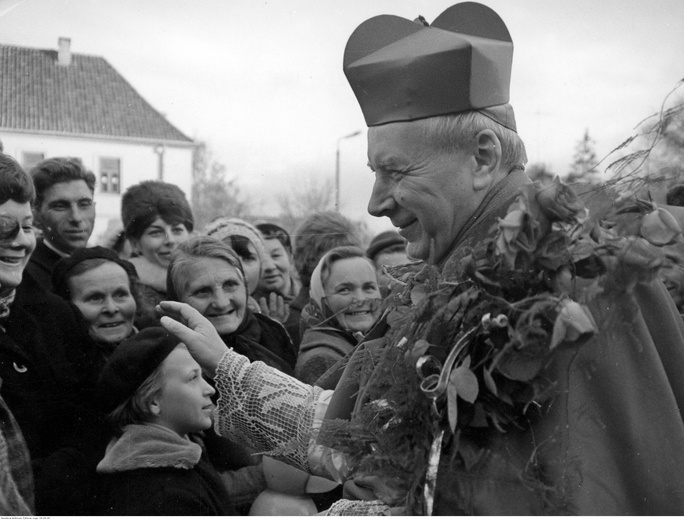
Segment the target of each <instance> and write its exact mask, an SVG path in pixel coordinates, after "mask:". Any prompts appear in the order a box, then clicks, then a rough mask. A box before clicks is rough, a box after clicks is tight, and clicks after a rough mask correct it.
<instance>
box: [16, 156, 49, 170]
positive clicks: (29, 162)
mask: <svg viewBox="0 0 684 520" xmlns="http://www.w3.org/2000/svg"><path fill="white" fill-rule="evenodd" d="M43 159H45V154H44V153H42V152H22V154H21V165H22V166H23V167H24V170H26V171H29V170H30V169H31V168H33V167H34V166H35V165H36V164H38V163H39V162H40V161H42V160H43Z"/></svg>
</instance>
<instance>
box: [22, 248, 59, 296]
mask: <svg viewBox="0 0 684 520" xmlns="http://www.w3.org/2000/svg"><path fill="white" fill-rule="evenodd" d="M61 258H62V257H61V256H59V255H58V254H57V253H55V252H54V251H53V250H52V249H50V248H49V247H48V246H46V245H45V242H44V241H43V240H42V239H40V240H38V242H37V243H36V249H35V251H33V253H32V254H31V259H30V260H29V263H28V264H27V265H26V270H25V271H24V275H26V273H28V274H29V275H31V277H32V278H33V279H34V280H35V281H36V282H38V284H39V285H40V286H41V287H42V288H43V289H45V290H46V291H47V292H52V268H53V267H54V265H55V264H56V263H57V262H58V261H59V260H60V259H61Z"/></svg>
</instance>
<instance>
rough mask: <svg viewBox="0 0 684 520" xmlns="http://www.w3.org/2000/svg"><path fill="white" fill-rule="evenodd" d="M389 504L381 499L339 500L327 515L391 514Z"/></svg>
mask: <svg viewBox="0 0 684 520" xmlns="http://www.w3.org/2000/svg"><path fill="white" fill-rule="evenodd" d="M390 514H391V513H390V508H389V506H387V505H385V504H383V503H382V502H380V501H379V500H374V501H372V502H367V501H365V500H346V499H342V500H338V501H337V502H335V503H334V504H333V505H332V506H330V509H328V510H327V511H326V512H325V516H389V515H390Z"/></svg>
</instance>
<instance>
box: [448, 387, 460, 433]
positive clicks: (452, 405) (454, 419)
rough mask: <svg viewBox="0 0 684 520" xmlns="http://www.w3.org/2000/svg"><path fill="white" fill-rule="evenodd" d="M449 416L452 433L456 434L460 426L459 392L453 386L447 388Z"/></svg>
mask: <svg viewBox="0 0 684 520" xmlns="http://www.w3.org/2000/svg"><path fill="white" fill-rule="evenodd" d="M447 415H448V416H449V426H450V427H451V431H452V432H455V431H456V425H457V424H458V391H457V390H456V387H455V386H453V385H449V386H448V387H447Z"/></svg>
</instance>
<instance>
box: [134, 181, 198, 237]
mask: <svg viewBox="0 0 684 520" xmlns="http://www.w3.org/2000/svg"><path fill="white" fill-rule="evenodd" d="M157 218H162V219H163V220H165V221H166V222H168V223H169V224H171V223H181V224H184V225H185V227H186V229H187V230H188V232H191V231H192V229H193V227H194V219H193V217H192V210H191V209H190V204H188V201H187V199H186V198H185V193H183V190H181V189H180V188H179V187H178V186H176V185H175V184H169V183H168V182H161V181H142V182H141V183H140V184H136V185H134V186H131V187H130V188H128V190H126V193H124V194H123V197H122V198H121V220H122V221H123V225H124V231H125V232H126V236H127V237H129V238H133V239H136V240H137V239H139V238H140V237H141V236H142V234H143V233H144V232H145V230H146V229H147V228H148V227H149V225H150V224H152V222H154V221H155V220H156V219H157Z"/></svg>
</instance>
